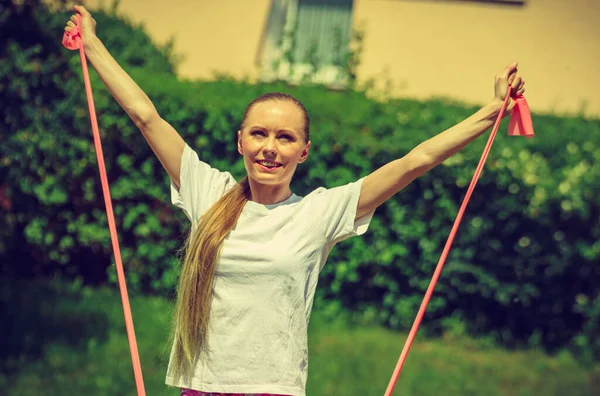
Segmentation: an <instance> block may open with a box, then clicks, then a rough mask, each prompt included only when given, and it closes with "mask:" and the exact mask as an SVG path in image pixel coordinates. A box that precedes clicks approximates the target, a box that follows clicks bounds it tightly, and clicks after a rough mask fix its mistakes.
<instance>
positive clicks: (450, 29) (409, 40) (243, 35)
mask: <svg viewBox="0 0 600 396" xmlns="http://www.w3.org/2000/svg"><path fill="white" fill-rule="evenodd" d="M101 3H102V1H101V0H88V1H86V2H85V4H86V5H88V7H89V8H90V9H91V10H93V9H95V8H96V7H98V6H99V5H100V4H101ZM354 4H355V6H354V11H353V19H354V23H355V24H356V25H357V26H363V27H364V32H365V39H364V42H363V44H364V51H363V54H362V56H361V64H360V67H359V73H358V79H359V82H365V81H367V80H370V79H374V80H375V81H376V82H377V84H378V86H380V87H383V86H384V85H385V83H386V82H389V83H390V84H389V86H391V91H390V93H391V94H392V95H394V96H398V95H401V96H406V97H412V98H418V99H425V98H429V97H432V96H443V97H452V98H455V99H458V100H462V101H465V102H467V103H473V104H482V103H485V102H486V101H488V100H489V99H490V98H491V96H492V94H493V81H494V75H495V74H496V73H497V72H499V71H500V70H502V68H503V67H504V66H505V65H506V64H508V63H511V62H512V61H515V60H518V61H519V64H520V71H521V73H522V74H523V75H524V76H525V80H526V82H527V84H526V86H527V92H526V94H525V96H526V97H527V100H528V102H529V104H530V106H531V108H532V110H533V111H536V112H543V113H557V114H562V113H569V114H572V113H580V112H581V113H583V114H584V115H586V116H592V117H597V116H600V90H599V88H600V74H599V73H598V69H600V23H599V21H600V2H599V1H597V0H526V5H525V6H523V7H519V6H507V5H501V4H495V5H494V4H491V3H477V2H467V1H466V2H461V1H443V0H437V1H436V0H355V3H354ZM269 5H270V1H269V0H219V1H214V0H175V1H166V0H121V3H120V7H119V10H120V13H121V14H122V15H125V16H126V17H127V18H129V19H130V20H132V21H134V22H136V23H143V24H144V26H145V28H146V30H147V31H148V32H149V34H150V35H151V37H152V38H153V39H154V40H155V41H156V42H158V43H162V42H164V41H166V40H167V39H169V38H171V37H174V38H175V50H176V52H177V53H179V54H182V55H183V56H184V60H183V62H182V64H181V66H180V68H179V74H180V75H181V76H182V77H184V78H192V79H196V78H200V79H210V78H213V76H214V73H215V72H218V73H226V74H230V75H233V76H236V77H249V78H254V77H256V76H257V75H258V70H257V66H256V59H257V54H258V50H259V48H260V41H261V37H262V33H263V28H264V26H265V23H266V20H267V17H268V11H269ZM98 30H99V35H100V36H101V27H99V28H98ZM584 105H585V106H584Z"/></svg>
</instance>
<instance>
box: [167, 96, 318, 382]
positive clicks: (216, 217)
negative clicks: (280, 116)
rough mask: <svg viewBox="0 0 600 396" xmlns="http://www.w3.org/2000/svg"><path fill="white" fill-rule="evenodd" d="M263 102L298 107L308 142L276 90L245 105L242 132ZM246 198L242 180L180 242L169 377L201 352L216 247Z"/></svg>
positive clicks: (182, 372) (188, 370) (183, 372)
mask: <svg viewBox="0 0 600 396" xmlns="http://www.w3.org/2000/svg"><path fill="white" fill-rule="evenodd" d="M267 100H284V101H291V102H293V103H295V104H296V105H298V107H299V108H300V109H301V110H302V112H303V116H304V131H303V132H304V138H305V140H306V141H308V136H309V119H308V114H307V112H306V109H305V108H304V106H303V105H302V103H300V102H299V101H298V100H297V99H295V98H293V97H292V96H290V95H287V94H283V93H279V92H275V93H267V94H264V95H261V96H259V97H257V98H256V99H254V100H253V101H252V102H250V104H249V105H248V107H247V108H246V111H245V112H244V117H243V118H242V125H241V127H240V128H241V129H243V128H244V125H245V121H246V118H247V116H248V113H249V112H250V109H251V108H252V107H253V106H254V105H255V104H256V103H259V102H264V101H267ZM250 198H251V192H250V184H249V182H248V178H247V177H244V178H243V179H242V180H241V181H240V182H239V183H237V184H236V185H235V186H234V187H233V188H232V189H231V190H229V191H228V192H227V193H226V194H225V195H223V197H221V199H219V200H218V201H217V202H216V203H215V204H214V205H213V206H212V207H211V208H210V209H209V210H208V211H207V212H206V213H205V214H204V215H203V216H202V217H201V218H200V219H199V221H198V224H197V225H196V226H195V227H192V229H191V231H190V234H189V236H188V238H187V240H186V242H185V245H184V252H185V255H184V259H183V268H182V271H181V276H180V279H179V283H178V288H177V302H176V304H175V313H174V318H173V328H172V333H171V338H172V341H173V346H174V350H173V361H172V367H171V375H172V376H173V377H174V378H179V377H181V376H183V377H189V376H191V374H192V368H193V367H194V365H195V363H196V361H197V360H198V359H199V358H200V357H201V354H202V353H203V352H206V345H207V340H208V324H209V318H210V306H211V301H212V296H213V281H214V273H215V268H216V266H217V262H218V259H219V255H220V252H221V247H222V245H223V241H224V240H225V238H226V237H227V235H228V234H229V232H231V230H232V229H233V227H234V226H235V224H236V223H237V221H238V219H239V217H240V215H241V213H242V210H243V209H244V206H245V205H246V201H248V200H249V199H250Z"/></svg>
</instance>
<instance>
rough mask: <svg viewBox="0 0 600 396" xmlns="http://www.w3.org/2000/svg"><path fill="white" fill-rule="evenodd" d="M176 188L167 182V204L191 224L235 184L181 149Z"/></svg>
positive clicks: (227, 176)
mask: <svg viewBox="0 0 600 396" xmlns="http://www.w3.org/2000/svg"><path fill="white" fill-rule="evenodd" d="M179 184H180V186H179V188H177V185H176V184H175V183H174V182H173V180H171V203H172V204H173V205H175V206H176V207H178V208H180V209H181V210H183V212H184V213H185V214H186V216H187V217H188V219H190V221H191V222H192V223H194V222H196V221H197V220H198V218H199V217H200V216H202V214H204V212H206V211H207V210H208V209H209V208H210V207H211V206H212V205H213V204H214V203H215V202H216V201H217V200H218V199H219V198H221V197H222V196H223V195H224V194H225V193H226V192H227V191H228V190H229V189H230V188H232V187H233V186H234V185H235V184H236V181H235V179H234V178H233V176H232V175H231V174H230V173H229V172H222V171H219V170H217V169H214V168H212V167H211V166H210V165H208V164H207V163H205V162H203V161H200V159H199V158H198V154H197V153H196V152H195V151H193V150H192V149H191V147H190V146H189V145H187V144H186V145H185V147H184V149H183V154H182V156H181V169H180V171H179Z"/></svg>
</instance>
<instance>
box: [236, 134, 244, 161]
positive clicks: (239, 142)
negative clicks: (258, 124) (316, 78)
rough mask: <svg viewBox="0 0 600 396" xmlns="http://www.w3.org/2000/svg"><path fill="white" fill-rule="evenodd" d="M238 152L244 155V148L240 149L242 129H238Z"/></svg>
mask: <svg viewBox="0 0 600 396" xmlns="http://www.w3.org/2000/svg"><path fill="white" fill-rule="evenodd" d="M237 135H238V144H237V146H238V152H239V153H240V155H244V150H243V149H242V131H241V130H240V131H238V134H237Z"/></svg>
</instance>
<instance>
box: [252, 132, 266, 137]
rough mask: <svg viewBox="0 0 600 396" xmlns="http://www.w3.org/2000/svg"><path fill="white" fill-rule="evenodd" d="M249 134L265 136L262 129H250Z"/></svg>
mask: <svg viewBox="0 0 600 396" xmlns="http://www.w3.org/2000/svg"><path fill="white" fill-rule="evenodd" d="M250 136H263V137H264V136H266V135H265V133H264V132H263V131H251V132H250Z"/></svg>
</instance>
